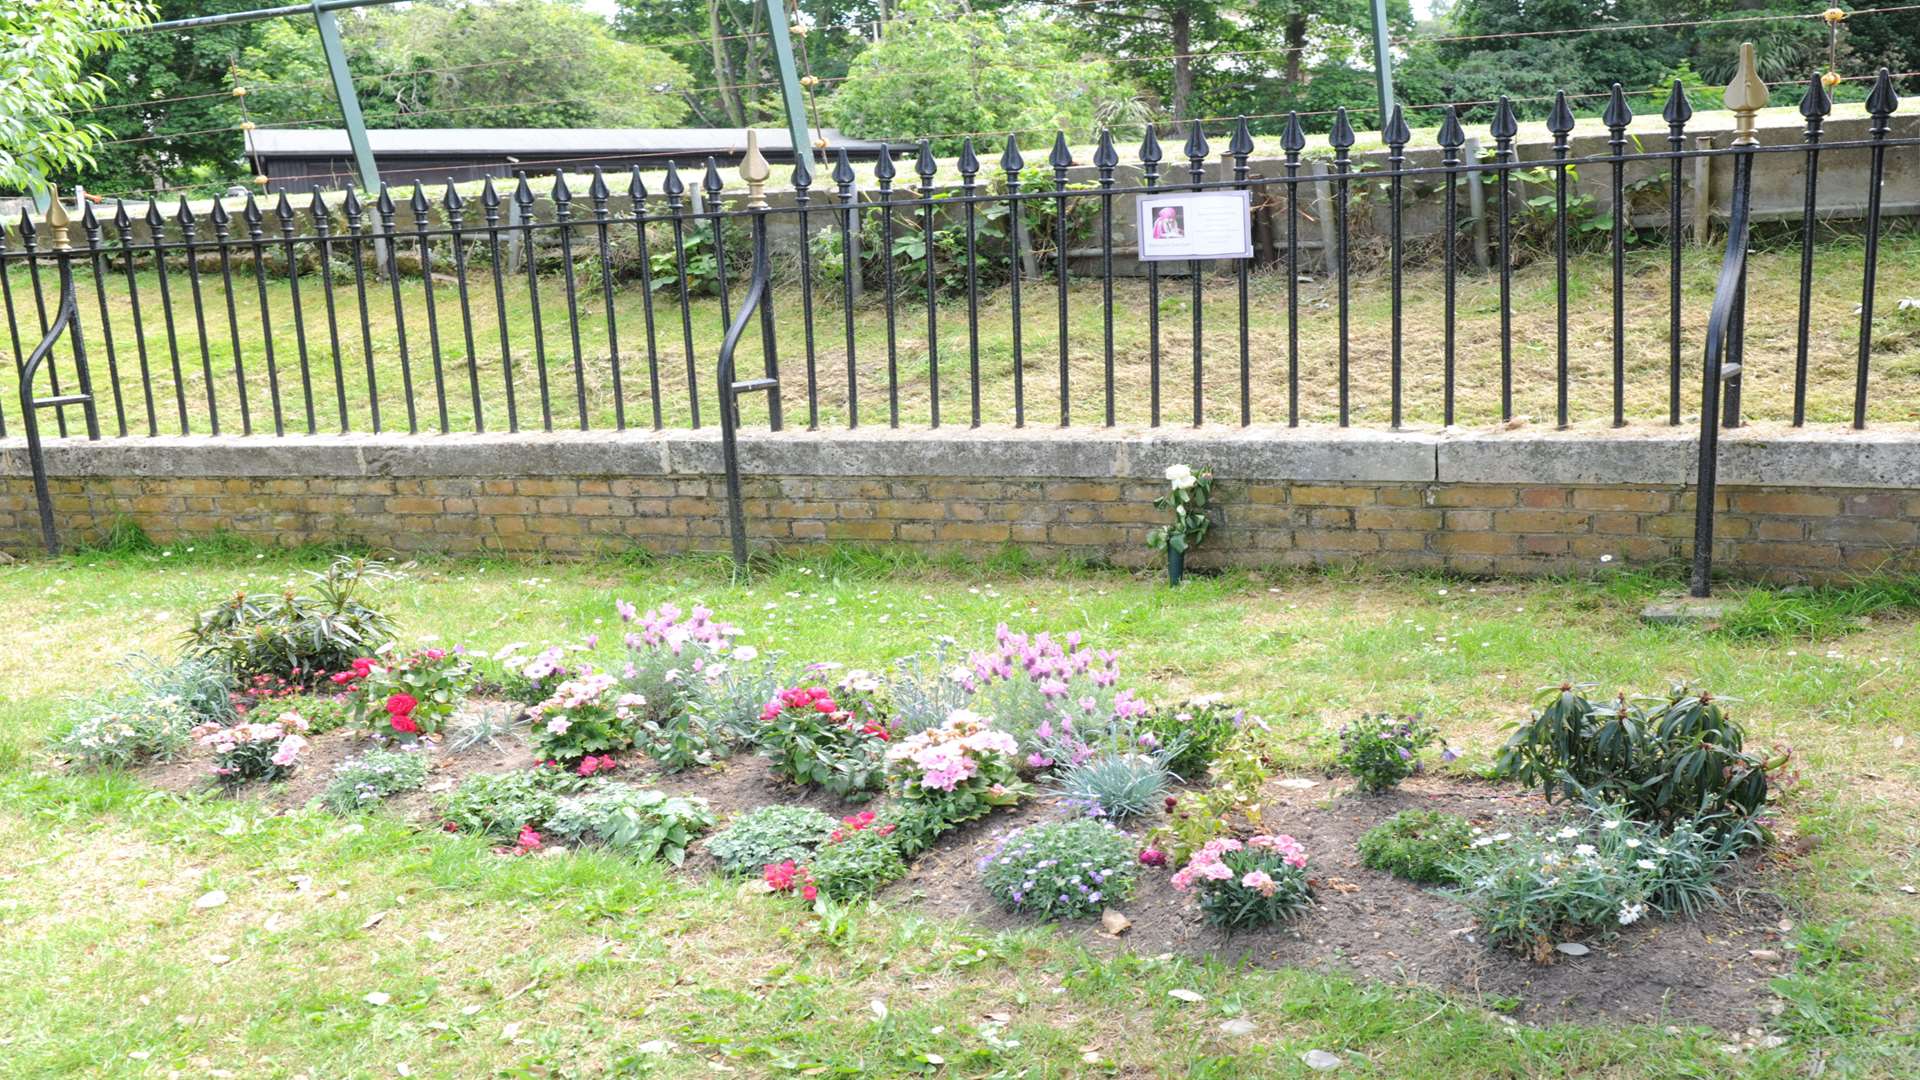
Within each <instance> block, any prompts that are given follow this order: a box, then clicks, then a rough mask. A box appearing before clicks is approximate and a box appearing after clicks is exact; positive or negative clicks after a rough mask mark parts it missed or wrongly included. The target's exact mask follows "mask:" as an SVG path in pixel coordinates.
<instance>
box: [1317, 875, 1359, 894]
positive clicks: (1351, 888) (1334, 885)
mask: <svg viewBox="0 0 1920 1080" xmlns="http://www.w3.org/2000/svg"><path fill="white" fill-rule="evenodd" d="M1322 884H1324V885H1325V886H1326V887H1327V888H1329V889H1332V890H1333V891H1334V892H1337V893H1356V892H1359V891H1360V886H1358V885H1356V884H1354V883H1353V882H1351V881H1348V880H1347V879H1346V878H1337V877H1330V878H1328V879H1327V880H1326V881H1325V882H1323V883H1322Z"/></svg>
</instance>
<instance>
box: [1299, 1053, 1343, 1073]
mask: <svg viewBox="0 0 1920 1080" xmlns="http://www.w3.org/2000/svg"><path fill="white" fill-rule="evenodd" d="M1300 1060H1301V1061H1304V1062H1306V1063H1307V1067H1308V1068H1310V1069H1319V1070H1320V1071H1322V1072H1325V1071H1326V1070H1328V1069H1337V1068H1339V1067H1340V1056H1339V1055H1338V1054H1329V1053H1327V1052H1326V1051H1325V1050H1309V1051H1307V1052H1306V1053H1304V1054H1301V1055H1300Z"/></svg>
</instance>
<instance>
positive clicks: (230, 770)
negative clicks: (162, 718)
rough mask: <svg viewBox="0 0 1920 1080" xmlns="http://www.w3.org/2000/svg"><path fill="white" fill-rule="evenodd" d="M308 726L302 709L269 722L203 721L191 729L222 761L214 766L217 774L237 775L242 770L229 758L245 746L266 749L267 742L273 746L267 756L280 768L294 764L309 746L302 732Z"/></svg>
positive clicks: (202, 743) (253, 748) (248, 748)
mask: <svg viewBox="0 0 1920 1080" xmlns="http://www.w3.org/2000/svg"><path fill="white" fill-rule="evenodd" d="M305 730H307V721H306V720H305V718H303V717H302V716H301V715H300V714H299V713H296V712H284V713H281V714H280V718H279V719H277V720H271V721H266V722H260V721H253V720H249V721H245V722H243V723H238V724H232V725H228V724H202V725H200V726H199V727H197V728H194V729H193V731H192V732H191V733H190V734H192V736H193V737H194V738H195V739H197V740H199V742H200V745H201V746H204V747H206V748H207V749H209V750H211V751H213V752H214V754H215V755H216V756H217V757H219V758H220V759H221V762H220V763H218V764H216V765H215V766H214V769H213V772H214V775H216V776H235V775H238V774H239V773H240V772H241V771H242V770H241V769H240V768H239V767H238V766H237V765H234V764H228V763H227V762H228V761H229V760H230V759H231V758H232V757H233V755H235V754H236V753H238V752H240V751H243V750H259V751H265V750H266V749H267V744H270V743H271V744H273V749H272V751H271V753H270V754H269V756H268V757H267V760H268V761H269V762H271V763H272V764H273V765H274V766H275V767H277V768H282V769H286V768H291V767H292V765H293V763H294V762H295V761H296V760H298V759H299V757H300V751H301V750H304V749H306V746H307V740H306V737H305V736H304V735H302V734H300V733H301V732H303V731H305Z"/></svg>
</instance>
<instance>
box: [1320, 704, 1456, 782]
mask: <svg viewBox="0 0 1920 1080" xmlns="http://www.w3.org/2000/svg"><path fill="white" fill-rule="evenodd" d="M1436 742H1438V743H1440V744H1441V746H1443V747H1445V746H1446V743H1445V742H1444V741H1442V740H1441V738H1440V734H1439V732H1436V731H1435V730H1434V729H1433V727H1432V725H1430V724H1428V723H1427V722H1426V721H1424V720H1422V719H1420V718H1419V717H1418V716H1401V717H1395V716H1388V715H1386V714H1385V713H1382V714H1381V715H1379V716H1362V717H1361V718H1360V719H1359V721H1357V722H1356V723H1353V724H1351V725H1348V726H1345V727H1342V728H1341V729H1340V756H1339V757H1338V758H1337V759H1336V761H1337V762H1338V763H1339V765H1340V767H1341V768H1343V769H1345V770H1347V771H1348V772H1350V773H1352V774H1353V779H1354V781H1355V785H1356V786H1357V787H1359V789H1360V790H1361V791H1366V792H1381V791H1391V790H1393V789H1394V788H1396V787H1398V786H1399V785H1400V781H1402V780H1405V779H1406V778H1407V777H1409V776H1412V775H1414V774H1415V773H1418V772H1419V771H1420V752H1421V751H1422V750H1425V749H1426V748H1427V747H1429V746H1432V745H1433V744H1434V743H1436ZM1445 754H1446V759H1447V760H1448V761H1452V760H1453V756H1454V755H1453V751H1452V749H1450V748H1449V749H1447V750H1446V751H1445Z"/></svg>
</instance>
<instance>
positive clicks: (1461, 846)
mask: <svg viewBox="0 0 1920 1080" xmlns="http://www.w3.org/2000/svg"><path fill="white" fill-rule="evenodd" d="M1472 840H1473V826H1472V825H1471V824H1469V823H1468V822H1467V819H1466V818H1463V817H1461V816H1459V815H1458V814H1447V813H1442V812H1441V811H1438V810H1402V811H1400V812H1399V813H1397V814H1395V815H1393V816H1392V817H1390V818H1388V819H1387V820H1385V821H1383V822H1381V823H1380V824H1378V825H1375V826H1374V827H1373V828H1371V829H1368V830H1367V831H1366V832H1365V833H1363V834H1362V835H1361V837H1360V843H1359V845H1358V846H1359V849H1360V861H1361V863H1363V864H1365V865H1366V866H1368V867H1370V868H1372V869H1374V870H1379V871H1382V872H1384V873H1388V874H1392V875H1393V876H1394V877H1400V878H1406V879H1407V880H1408V881H1418V882H1421V883H1423V884H1428V885H1452V884H1456V883H1457V881H1458V879H1457V878H1456V877H1455V873H1456V867H1457V864H1458V862H1459V860H1460V858H1461V856H1463V855H1464V854H1466V851H1467V845H1468V844H1469V843H1471V842H1472Z"/></svg>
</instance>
